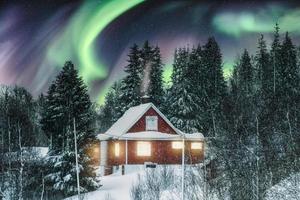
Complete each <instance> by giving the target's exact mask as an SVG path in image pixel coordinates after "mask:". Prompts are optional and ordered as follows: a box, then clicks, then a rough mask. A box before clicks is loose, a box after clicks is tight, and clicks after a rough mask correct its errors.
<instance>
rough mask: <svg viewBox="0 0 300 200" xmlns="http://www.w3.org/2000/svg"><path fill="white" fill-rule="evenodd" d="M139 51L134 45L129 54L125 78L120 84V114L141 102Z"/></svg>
mask: <svg viewBox="0 0 300 200" xmlns="http://www.w3.org/2000/svg"><path fill="white" fill-rule="evenodd" d="M140 54H141V52H140V50H139V48H138V46H137V45H136V44H134V45H133V46H132V47H131V49H130V52H129V55H128V57H129V59H128V65H127V66H126V67H125V70H124V71H125V72H126V73H127V75H126V77H125V78H124V79H123V81H122V83H121V91H122V94H121V96H120V99H122V101H121V103H122V106H123V110H122V112H125V111H126V110H127V109H128V108H130V107H132V106H136V105H138V104H140V102H141V99H140V97H141V95H140V88H141V70H142V68H141V60H140Z"/></svg>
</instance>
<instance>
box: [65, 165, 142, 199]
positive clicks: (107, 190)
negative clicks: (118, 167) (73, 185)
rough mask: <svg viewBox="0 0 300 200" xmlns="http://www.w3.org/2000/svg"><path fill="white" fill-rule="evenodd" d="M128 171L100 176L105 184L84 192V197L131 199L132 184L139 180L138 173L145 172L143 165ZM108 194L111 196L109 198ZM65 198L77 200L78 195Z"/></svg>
mask: <svg viewBox="0 0 300 200" xmlns="http://www.w3.org/2000/svg"><path fill="white" fill-rule="evenodd" d="M128 171H129V172H128V173H127V174H125V175H123V176H122V175H121V174H120V172H117V173H115V174H112V175H109V176H103V177H100V180H101V184H102V185H103V186H102V187H100V188H99V189H98V190H96V191H94V192H89V193H87V194H83V196H84V199H87V200H106V199H107V200H119V199H122V200H131V198H130V190H131V187H132V184H133V183H134V182H135V181H137V178H138V174H142V173H143V172H144V170H143V167H142V166H140V167H137V166H135V167H133V168H131V169H128ZM108 196H109V197H110V198H108ZM65 200H77V195H76V196H73V197H70V198H67V199H65Z"/></svg>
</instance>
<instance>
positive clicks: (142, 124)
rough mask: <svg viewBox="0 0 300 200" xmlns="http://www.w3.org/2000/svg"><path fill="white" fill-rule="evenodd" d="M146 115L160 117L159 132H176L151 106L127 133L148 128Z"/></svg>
mask: <svg viewBox="0 0 300 200" xmlns="http://www.w3.org/2000/svg"><path fill="white" fill-rule="evenodd" d="M146 116H157V117H158V132H162V133H169V134H176V132H175V130H174V129H173V128H172V127H170V126H169V125H168V123H167V122H166V121H165V120H164V119H163V118H162V117H161V116H160V115H159V114H158V113H157V112H156V111H155V110H154V109H153V108H150V109H149V110H148V111H147V112H146V113H145V114H144V115H143V116H142V117H141V118H140V119H139V120H138V121H137V122H136V123H135V124H134V125H133V126H132V127H131V128H130V129H129V131H128V132H127V133H134V132H140V131H145V130H146Z"/></svg>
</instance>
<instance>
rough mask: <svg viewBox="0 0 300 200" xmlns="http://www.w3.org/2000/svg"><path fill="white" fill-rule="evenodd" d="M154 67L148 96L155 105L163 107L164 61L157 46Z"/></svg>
mask: <svg viewBox="0 0 300 200" xmlns="http://www.w3.org/2000/svg"><path fill="white" fill-rule="evenodd" d="M151 60H152V65H151V73H150V85H149V92H148V95H149V96H150V97H151V100H152V103H154V105H156V106H158V107H161V105H162V104H163V96H164V90H163V80H162V61H161V55H160V50H159V48H158V47H157V46H156V47H155V48H154V50H153V55H152V58H151Z"/></svg>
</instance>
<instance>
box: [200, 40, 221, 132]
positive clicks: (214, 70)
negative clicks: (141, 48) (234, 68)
mask: <svg viewBox="0 0 300 200" xmlns="http://www.w3.org/2000/svg"><path fill="white" fill-rule="evenodd" d="M201 72H202V79H203V81H202V84H203V89H202V94H201V95H202V98H201V102H202V103H201V104H202V107H203V108H202V110H203V111H204V112H203V114H202V115H203V116H202V117H201V118H202V122H201V124H202V125H203V129H202V131H203V132H204V133H206V134H207V135H209V136H215V135H216V134H217V133H216V132H217V130H218V128H217V127H218V126H220V124H219V123H221V121H222V115H223V111H222V110H223V104H224V100H225V98H226V92H227V86H226V82H225V79H224V76H223V70H222V54H221V50H220V47H219V45H218V43H217V42H216V40H215V39H214V38H213V37H210V38H209V39H208V41H207V43H206V44H205V45H204V47H203V50H202V69H201Z"/></svg>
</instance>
